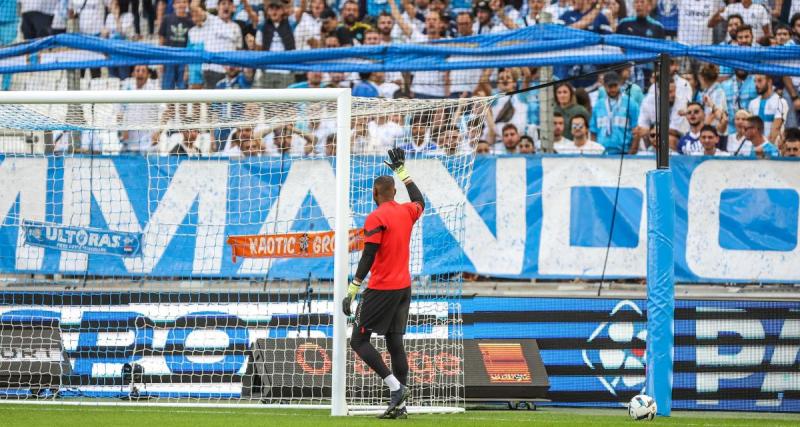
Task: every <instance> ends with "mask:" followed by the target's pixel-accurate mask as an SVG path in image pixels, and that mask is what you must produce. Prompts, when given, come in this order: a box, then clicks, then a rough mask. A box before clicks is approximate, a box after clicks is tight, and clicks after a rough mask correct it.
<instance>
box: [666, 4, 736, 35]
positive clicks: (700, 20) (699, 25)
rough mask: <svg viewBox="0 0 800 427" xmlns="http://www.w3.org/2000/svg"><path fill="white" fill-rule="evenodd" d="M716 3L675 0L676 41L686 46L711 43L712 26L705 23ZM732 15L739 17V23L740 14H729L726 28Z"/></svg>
mask: <svg viewBox="0 0 800 427" xmlns="http://www.w3.org/2000/svg"><path fill="white" fill-rule="evenodd" d="M718 4H720V1H719V0H677V2H676V5H675V6H676V7H677V9H678V42H680V43H683V44H685V45H688V46H697V45H709V44H711V43H712V42H713V41H714V30H713V28H712V27H713V26H708V25H706V23H708V21H709V20H710V19H711V15H712V14H713V13H714V8H715V7H716V6H717V5H718ZM734 16H736V17H737V18H739V19H738V20H739V24H741V16H738V15H730V16H728V30H730V22H731V20H732V19H734V18H733V17H734ZM733 35H735V34H733ZM733 35H732V36H733Z"/></svg>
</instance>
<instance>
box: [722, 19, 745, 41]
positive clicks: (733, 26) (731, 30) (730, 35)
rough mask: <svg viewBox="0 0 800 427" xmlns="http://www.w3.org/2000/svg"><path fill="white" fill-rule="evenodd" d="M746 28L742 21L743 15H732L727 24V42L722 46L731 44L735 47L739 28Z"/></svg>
mask: <svg viewBox="0 0 800 427" xmlns="http://www.w3.org/2000/svg"><path fill="white" fill-rule="evenodd" d="M742 26H744V19H742V16H741V15H736V14H733V15H730V16H728V22H727V23H726V27H725V28H726V29H727V32H726V34H725V40H724V41H723V42H722V43H721V44H731V45H735V44H737V42H736V34H737V33H738V32H739V28H740V27H742Z"/></svg>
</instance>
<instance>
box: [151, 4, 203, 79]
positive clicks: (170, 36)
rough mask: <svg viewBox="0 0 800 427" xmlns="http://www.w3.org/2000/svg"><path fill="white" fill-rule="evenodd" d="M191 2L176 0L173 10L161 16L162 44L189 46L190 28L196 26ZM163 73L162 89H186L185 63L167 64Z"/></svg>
mask: <svg viewBox="0 0 800 427" xmlns="http://www.w3.org/2000/svg"><path fill="white" fill-rule="evenodd" d="M188 7H189V2H188V1H187V0H174V1H173V2H172V10H173V12H172V13H170V14H168V15H166V16H164V17H163V18H161V26H160V27H159V29H158V36H159V42H160V44H161V45H162V46H169V47H187V46H188V44H189V30H190V29H191V28H192V26H194V22H192V18H190V17H189V13H188V11H189V9H188ZM163 70H164V71H163V72H162V73H161V89H165V90H170V89H186V80H185V79H184V77H183V74H184V72H185V70H186V66H185V65H184V64H175V65H171V64H166V65H164V68H163Z"/></svg>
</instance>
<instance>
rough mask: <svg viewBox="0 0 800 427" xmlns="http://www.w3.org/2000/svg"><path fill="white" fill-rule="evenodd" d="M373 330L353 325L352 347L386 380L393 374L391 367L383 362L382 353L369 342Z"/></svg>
mask: <svg viewBox="0 0 800 427" xmlns="http://www.w3.org/2000/svg"><path fill="white" fill-rule="evenodd" d="M371 335H372V331H371V330H369V329H364V328H363V327H358V326H357V325H356V326H353V335H352V336H351V337H350V347H352V348H353V351H355V352H356V354H357V355H358V357H360V358H361V360H363V361H364V362H365V363H366V364H367V366H369V367H370V368H372V370H373V371H375V372H376V373H377V374H378V375H380V377H381V378H382V379H383V380H384V382H385V381H386V378H388V377H389V376H392V373H391V371H389V368H388V367H386V364H385V363H383V359H382V358H381V355H380V353H378V350H376V349H375V347H374V346H373V345H372V343H371V342H369V338H370V336H371Z"/></svg>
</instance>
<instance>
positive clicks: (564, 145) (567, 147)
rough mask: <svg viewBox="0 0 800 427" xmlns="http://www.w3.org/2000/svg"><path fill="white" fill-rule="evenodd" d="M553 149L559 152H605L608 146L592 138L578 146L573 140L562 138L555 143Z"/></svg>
mask: <svg viewBox="0 0 800 427" xmlns="http://www.w3.org/2000/svg"><path fill="white" fill-rule="evenodd" d="M553 150H556V153H558V154H603V152H604V151H606V148H605V147H603V146H602V145H600V144H598V143H597V142H595V141H592V140H591V139H587V140H586V142H585V143H584V144H583V145H581V146H580V147H578V146H577V145H575V143H574V142H573V141H570V140H568V139H562V140H561V141H559V142H557V143H555V144H553Z"/></svg>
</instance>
